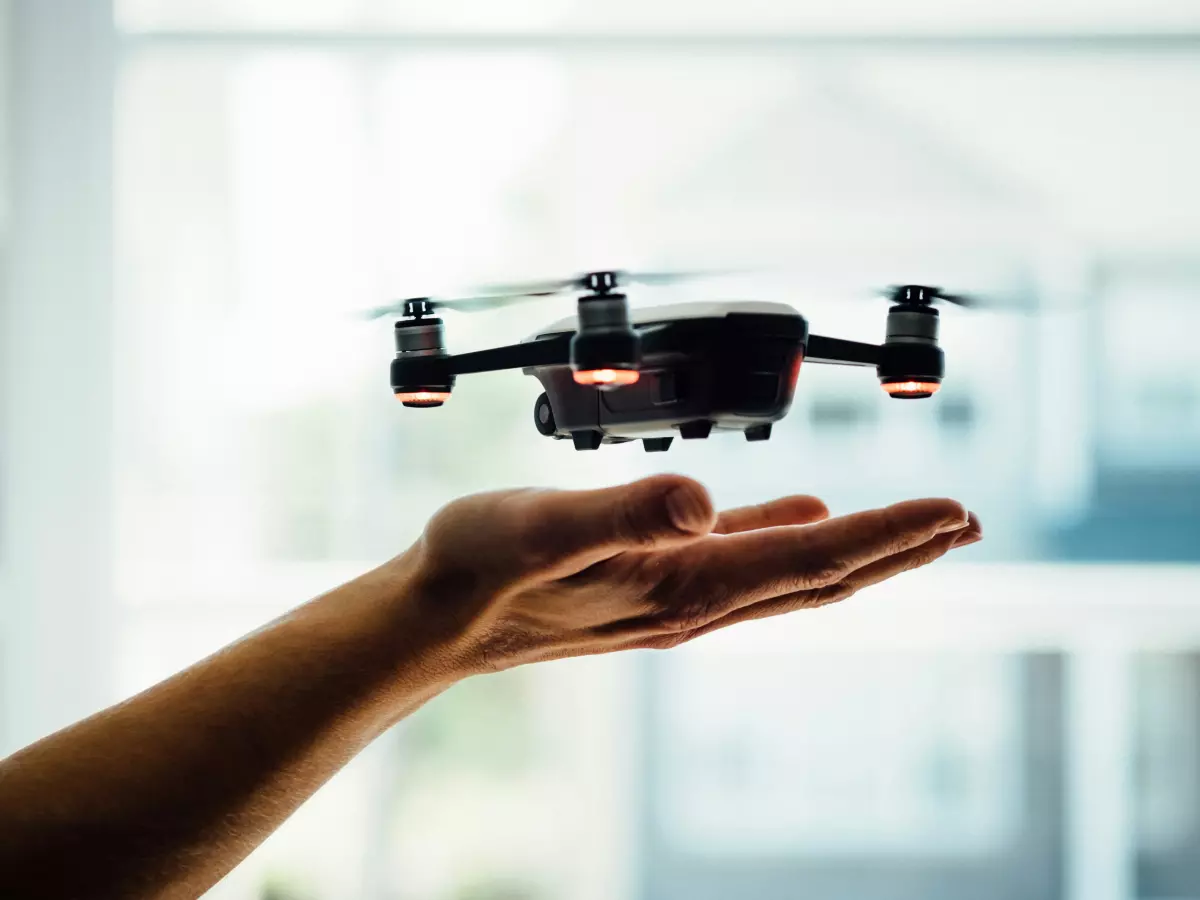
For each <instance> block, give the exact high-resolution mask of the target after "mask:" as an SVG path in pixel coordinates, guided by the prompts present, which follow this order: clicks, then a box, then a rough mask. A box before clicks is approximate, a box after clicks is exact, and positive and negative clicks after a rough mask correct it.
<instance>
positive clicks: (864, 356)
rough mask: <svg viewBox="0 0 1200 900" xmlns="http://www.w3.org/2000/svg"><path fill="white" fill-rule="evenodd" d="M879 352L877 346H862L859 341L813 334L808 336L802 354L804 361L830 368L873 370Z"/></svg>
mask: <svg viewBox="0 0 1200 900" xmlns="http://www.w3.org/2000/svg"><path fill="white" fill-rule="evenodd" d="M879 350H880V348H879V346H878V345H877V344H863V343H860V342H859V341H845V340H842V339H841V338H831V337H824V336H823V335H819V334H813V335H809V338H808V350H807V352H806V353H805V354H804V361H805V362H806V363H821V364H824V365H831V366H870V367H872V368H874V367H875V366H878V365H879Z"/></svg>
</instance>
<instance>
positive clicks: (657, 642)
mask: <svg viewBox="0 0 1200 900" xmlns="http://www.w3.org/2000/svg"><path fill="white" fill-rule="evenodd" d="M690 638H691V635H690V634H689V633H688V632H686V631H674V632H671V633H669V634H656V635H653V636H652V637H648V638H646V639H645V640H644V641H643V642H642V648H643V649H645V650H674V649H675V648H676V647H679V646H682V645H683V644H686V643H687V642H688V640H689V639H690Z"/></svg>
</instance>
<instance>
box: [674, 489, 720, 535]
mask: <svg viewBox="0 0 1200 900" xmlns="http://www.w3.org/2000/svg"><path fill="white" fill-rule="evenodd" d="M667 515H669V516H670V517H671V523H672V524H673V525H674V526H675V527H676V528H678V529H679V530H680V531H685V532H687V533H689V534H701V533H703V532H705V531H707V530H708V529H709V527H711V525H712V521H711V520H712V511H711V509H710V508H709V505H708V504H707V503H705V502H704V498H703V497H700V496H698V495H697V493H696V491H693V490H689V489H688V488H685V487H677V488H674V489H673V490H672V491H671V492H670V493H669V494H667Z"/></svg>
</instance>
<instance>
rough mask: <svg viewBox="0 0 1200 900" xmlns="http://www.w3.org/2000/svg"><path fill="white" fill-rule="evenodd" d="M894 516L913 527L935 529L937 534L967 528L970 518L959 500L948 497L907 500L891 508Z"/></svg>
mask: <svg viewBox="0 0 1200 900" xmlns="http://www.w3.org/2000/svg"><path fill="white" fill-rule="evenodd" d="M889 509H890V511H891V512H892V514H893V515H895V516H897V517H898V518H899V519H901V520H902V521H903V522H904V523H906V524H909V525H911V527H913V528H916V529H920V528H929V527H932V528H933V529H934V533H935V534H944V533H946V532H948V531H958V530H959V529H961V528H965V527H966V526H967V522H968V520H969V516H968V514H967V510H966V508H965V507H964V506H963V505H962V504H961V503H959V502H958V501H957V500H951V499H950V498H948V497H933V498H929V499H925V500H905V501H904V502H902V503H896V504H894V505H893V506H891V507H889Z"/></svg>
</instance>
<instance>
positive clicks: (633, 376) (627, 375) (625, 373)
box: [575, 369, 638, 384]
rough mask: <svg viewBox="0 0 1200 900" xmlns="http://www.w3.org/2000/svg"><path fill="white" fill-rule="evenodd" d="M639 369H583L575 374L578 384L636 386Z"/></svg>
mask: <svg viewBox="0 0 1200 900" xmlns="http://www.w3.org/2000/svg"><path fill="white" fill-rule="evenodd" d="M637 380H638V371H637V369H583V370H581V371H579V372H576V373H575V383H576V384H636V383H637Z"/></svg>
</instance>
